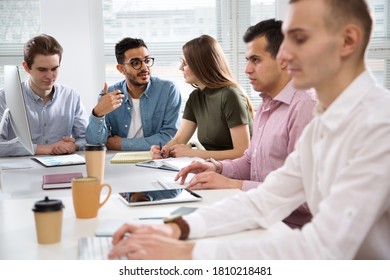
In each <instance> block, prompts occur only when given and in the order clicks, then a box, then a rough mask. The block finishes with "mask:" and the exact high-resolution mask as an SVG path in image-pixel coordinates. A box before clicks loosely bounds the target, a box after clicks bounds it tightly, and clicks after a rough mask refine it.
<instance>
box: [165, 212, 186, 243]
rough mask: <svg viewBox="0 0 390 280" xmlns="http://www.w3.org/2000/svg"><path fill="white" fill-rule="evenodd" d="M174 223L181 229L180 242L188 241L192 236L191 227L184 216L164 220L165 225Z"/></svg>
mask: <svg viewBox="0 0 390 280" xmlns="http://www.w3.org/2000/svg"><path fill="white" fill-rule="evenodd" d="M169 223H174V224H177V225H178V226H179V229H180V237H179V239H180V240H186V239H187V238H188V235H189V234H190V227H189V225H188V224H187V222H186V221H185V220H184V219H183V217H182V216H173V217H169V218H165V219H164V224H169Z"/></svg>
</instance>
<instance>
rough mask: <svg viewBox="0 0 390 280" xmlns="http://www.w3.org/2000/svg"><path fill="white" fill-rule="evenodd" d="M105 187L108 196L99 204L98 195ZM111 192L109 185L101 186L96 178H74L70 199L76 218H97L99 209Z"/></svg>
mask: <svg viewBox="0 0 390 280" xmlns="http://www.w3.org/2000/svg"><path fill="white" fill-rule="evenodd" d="M105 187H106V188H108V194H107V196H106V198H105V199H104V200H103V202H100V195H101V192H102V190H103V188H105ZM111 190H112V189H111V186H110V185H109V184H101V183H100V180H99V179H98V178H96V177H83V178H74V179H73V180H72V198H73V207H74V211H75V213H76V217H77V218H79V219H90V218H95V217H97V214H98V210H99V208H100V207H102V206H103V205H104V204H105V203H106V202H107V200H108V198H109V197H110V195H111Z"/></svg>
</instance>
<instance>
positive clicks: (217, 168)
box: [206, 158, 222, 174]
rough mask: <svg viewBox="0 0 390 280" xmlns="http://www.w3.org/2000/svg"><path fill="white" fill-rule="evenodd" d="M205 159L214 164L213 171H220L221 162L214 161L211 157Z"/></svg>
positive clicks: (219, 172)
mask: <svg viewBox="0 0 390 280" xmlns="http://www.w3.org/2000/svg"><path fill="white" fill-rule="evenodd" d="M206 161H207V162H211V163H212V164H214V166H215V168H216V170H215V172H217V173H218V174H221V173H222V164H221V163H220V162H219V161H216V160H215V159H213V158H208V159H206Z"/></svg>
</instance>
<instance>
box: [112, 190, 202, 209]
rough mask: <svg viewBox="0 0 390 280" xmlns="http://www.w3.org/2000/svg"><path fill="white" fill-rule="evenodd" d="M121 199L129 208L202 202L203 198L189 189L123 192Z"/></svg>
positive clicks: (120, 194)
mask: <svg viewBox="0 0 390 280" xmlns="http://www.w3.org/2000/svg"><path fill="white" fill-rule="evenodd" d="M119 198H120V199H121V200H122V201H123V202H125V203H126V204H127V205H129V206H141V205H152V204H165V203H179V202H191V201H200V200H202V197H201V196H200V195H199V194H197V193H194V192H193V191H191V190H187V189H170V190H154V191H145V192H121V193H119Z"/></svg>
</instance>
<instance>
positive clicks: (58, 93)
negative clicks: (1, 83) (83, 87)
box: [0, 80, 88, 157]
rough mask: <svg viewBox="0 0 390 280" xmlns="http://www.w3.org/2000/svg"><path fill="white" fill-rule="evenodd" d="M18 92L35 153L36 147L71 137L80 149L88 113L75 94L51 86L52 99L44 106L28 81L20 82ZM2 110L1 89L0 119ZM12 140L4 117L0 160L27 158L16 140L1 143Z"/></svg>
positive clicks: (0, 139) (9, 124) (64, 87)
mask: <svg viewBox="0 0 390 280" xmlns="http://www.w3.org/2000/svg"><path fill="white" fill-rule="evenodd" d="M22 90H23V94H24V101H25V105H26V113H27V118H28V122H29V126H30V132H31V140H32V142H33V144H34V150H35V151H36V149H37V145H50V144H53V143H56V142H58V141H60V140H62V138H63V137H64V136H71V137H73V138H75V140H76V145H78V147H79V149H80V150H82V149H83V147H84V145H85V130H86V128H87V123H88V114H87V112H86V110H85V108H84V106H83V104H82V102H81V98H80V95H79V93H78V92H76V91H75V90H74V89H71V88H69V87H66V86H63V85H60V84H55V85H54V94H53V97H52V99H51V100H50V101H48V102H47V103H44V102H43V99H42V98H40V97H39V96H38V95H36V94H35V93H34V92H33V91H32V89H31V87H30V84H29V81H28V80H27V81H25V82H22ZM6 108H7V105H6V102H5V95H4V89H1V90H0V115H1V116H2V115H3V113H4V110H5V109H6ZM1 116H0V118H1ZM15 137H16V135H15V132H14V130H13V129H12V126H11V123H10V121H9V117H8V118H7V120H6V123H5V125H4V129H3V131H0V142H3V143H0V157H6V156H25V155H28V152H27V150H26V149H25V148H24V146H23V145H22V143H20V141H15V142H11V143H6V144H5V143H4V142H7V141H10V140H12V139H15Z"/></svg>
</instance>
